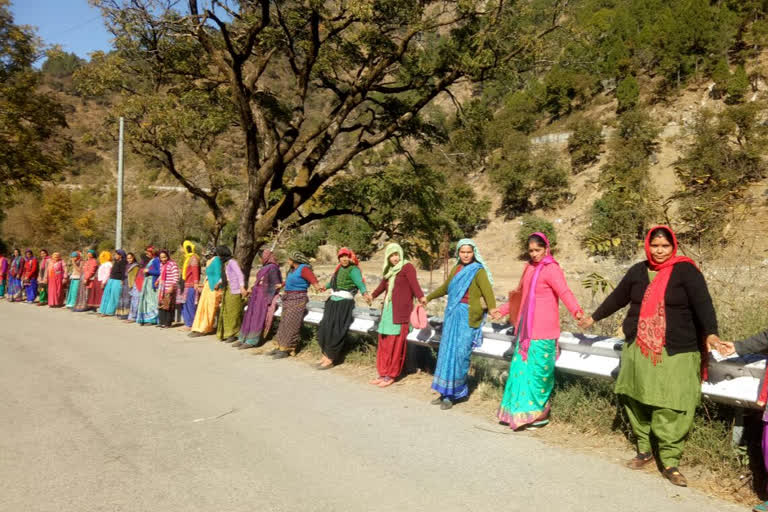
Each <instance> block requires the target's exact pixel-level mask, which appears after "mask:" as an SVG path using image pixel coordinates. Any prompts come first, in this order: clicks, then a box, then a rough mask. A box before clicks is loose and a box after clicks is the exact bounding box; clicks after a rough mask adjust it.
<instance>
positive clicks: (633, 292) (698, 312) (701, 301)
mask: <svg viewBox="0 0 768 512" xmlns="http://www.w3.org/2000/svg"><path fill="white" fill-rule="evenodd" d="M649 284H650V280H649V278H648V264H647V262H645V261H641V262H640V263H637V264H635V265H633V266H632V267H631V268H630V269H629V270H628V271H627V273H626V275H625V276H624V278H623V279H622V280H621V282H620V283H619V284H618V286H616V288H615V289H614V290H613V291H612V292H611V294H610V295H608V297H606V299H605V300H604V301H603V303H602V304H601V305H600V306H599V307H598V308H597V310H596V311H595V313H594V314H593V315H592V318H593V319H594V320H595V321H600V320H602V319H603V318H606V317H608V316H610V315H612V314H613V313H615V312H616V311H618V310H620V309H621V308H623V307H624V306H626V305H627V304H629V311H628V312H627V317H626V318H625V319H624V323H623V325H622V329H623V331H624V336H625V338H626V341H627V343H632V342H634V340H635V337H636V336H637V323H638V321H639V319H640V305H641V304H642V302H643V296H644V295H645V290H646V289H647V288H648V285H649ZM664 306H665V307H664V312H665V314H666V318H667V328H666V337H665V339H666V341H665V348H666V349H667V353H668V354H669V355H671V356H673V355H675V354H680V353H684V352H698V351H699V343H700V340H702V339H703V338H706V337H707V336H709V335H710V334H717V333H718V330H717V316H716V315H715V308H714V306H713V305H712V297H710V295H709V290H708V289H707V283H706V281H705V280H704V276H703V275H702V274H701V272H699V269H697V268H696V266H694V265H692V264H691V263H685V262H684V263H678V264H676V265H675V266H674V267H673V268H672V274H671V275H670V276H669V283H668V284H667V290H666V293H665V295H664Z"/></svg>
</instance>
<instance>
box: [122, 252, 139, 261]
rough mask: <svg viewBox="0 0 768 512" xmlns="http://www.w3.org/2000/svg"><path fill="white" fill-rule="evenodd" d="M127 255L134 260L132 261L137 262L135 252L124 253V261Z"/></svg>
mask: <svg viewBox="0 0 768 512" xmlns="http://www.w3.org/2000/svg"><path fill="white" fill-rule="evenodd" d="M128 256H130V257H131V258H133V262H134V263H136V262H137V261H136V255H135V254H133V253H132V252H129V253H127V254H126V255H125V260H126V261H128Z"/></svg>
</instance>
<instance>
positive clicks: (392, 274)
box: [382, 243, 408, 302]
mask: <svg viewBox="0 0 768 512" xmlns="http://www.w3.org/2000/svg"><path fill="white" fill-rule="evenodd" d="M393 254H399V255H400V261H399V262H398V263H397V265H392V264H391V263H390V262H389V257H390V256H392V255H393ZM407 263H408V260H406V259H405V255H404V254H403V248H402V247H400V245H399V244H395V243H392V244H389V245H387V247H386V248H385V249H384V268H383V270H382V273H383V274H384V279H386V280H387V298H386V301H387V302H392V292H393V291H394V289H395V278H396V277H397V274H399V273H400V271H401V270H403V267H404V266H405V265H406V264H407Z"/></svg>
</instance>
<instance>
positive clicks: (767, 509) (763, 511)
mask: <svg viewBox="0 0 768 512" xmlns="http://www.w3.org/2000/svg"><path fill="white" fill-rule="evenodd" d="M752 512H768V501H764V502H763V503H760V504H759V505H755V507H754V508H753V509H752Z"/></svg>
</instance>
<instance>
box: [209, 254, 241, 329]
mask: <svg viewBox="0 0 768 512" xmlns="http://www.w3.org/2000/svg"><path fill="white" fill-rule="evenodd" d="M216 255H217V256H218V257H219V259H220V260H221V263H222V265H223V266H224V272H223V273H222V274H221V283H220V284H219V286H220V287H221V290H222V299H221V311H220V312H219V324H218V326H217V329H216V335H217V336H218V337H219V339H220V340H221V341H223V342H225V343H232V342H233V341H236V340H237V333H238V332H240V324H241V323H242V321H243V298H245V295H246V293H247V290H246V288H245V278H244V277H243V271H242V270H240V265H239V264H238V263H237V260H235V259H234V258H233V257H232V251H230V250H229V247H225V246H223V245H222V246H220V247H218V248H217V249H216Z"/></svg>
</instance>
